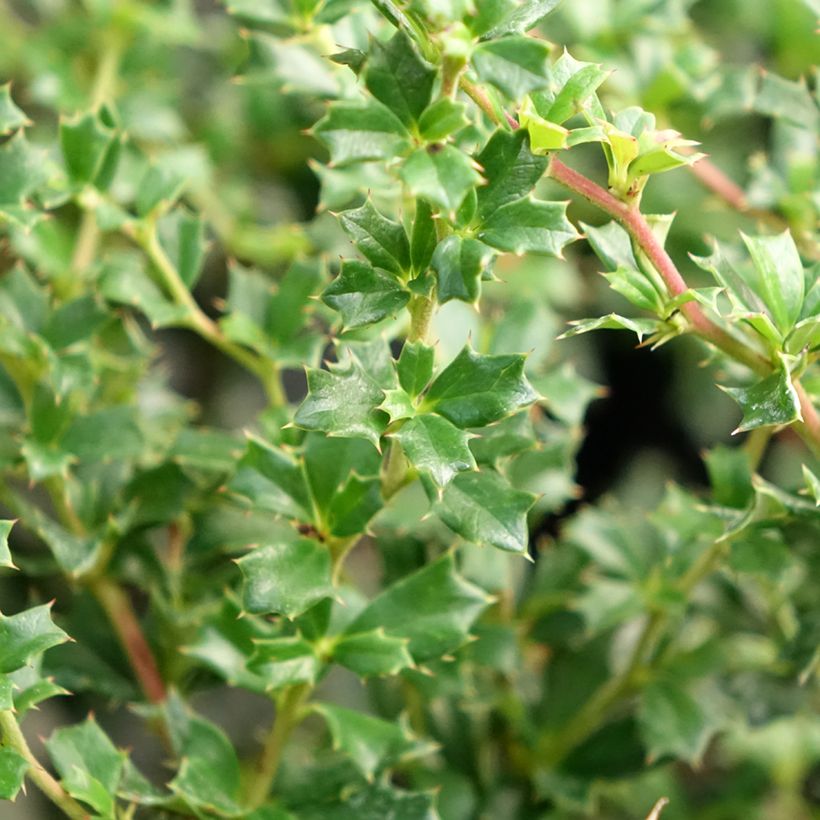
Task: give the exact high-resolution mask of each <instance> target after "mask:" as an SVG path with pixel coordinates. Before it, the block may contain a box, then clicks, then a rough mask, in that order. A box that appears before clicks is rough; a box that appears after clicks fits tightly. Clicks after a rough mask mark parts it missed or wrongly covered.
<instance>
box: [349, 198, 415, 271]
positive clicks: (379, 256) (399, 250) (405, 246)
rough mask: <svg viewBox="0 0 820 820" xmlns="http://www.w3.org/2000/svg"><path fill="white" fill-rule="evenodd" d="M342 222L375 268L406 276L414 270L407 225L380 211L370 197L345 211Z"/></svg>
mask: <svg viewBox="0 0 820 820" xmlns="http://www.w3.org/2000/svg"><path fill="white" fill-rule="evenodd" d="M339 222H340V224H341V226H342V228H344V230H345V233H346V234H347V235H348V236H349V237H350V239H351V240H352V241H353V242H354V244H355V245H356V247H357V248H358V249H359V250H360V251H361V253H362V254H363V255H364V256H365V258H366V259H367V260H368V261H369V262H370V263H371V264H372V265H374V266H375V267H377V268H382V269H383V270H386V271H390V272H391V273H394V274H396V276H403V275H404V274H405V273H406V272H407V271H408V270H409V269H410V244H409V242H408V241H407V234H406V233H405V232H404V227H403V226H402V225H401V224H400V223H398V222H394V221H393V220H392V219H388V218H387V217H386V216H383V215H382V214H380V213H379V212H378V211H377V210H376V208H375V207H374V206H373V203H372V202H371V201H370V199H367V200H366V201H365V203H364V205H362V206H361V207H360V208H354V209H352V210H349V211H343V212H342V213H341V214H339Z"/></svg>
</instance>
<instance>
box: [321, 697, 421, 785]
mask: <svg viewBox="0 0 820 820" xmlns="http://www.w3.org/2000/svg"><path fill="white" fill-rule="evenodd" d="M312 708H313V710H314V711H315V712H318V713H319V714H320V715H321V716H322V717H323V718H324V719H325V722H326V723H327V726H328V729H330V734H331V736H332V738H333V746H334V748H335V749H338V750H339V751H341V752H342V753H343V754H345V755H347V756H348V757H349V758H350V759H351V760H352V761H353V764H354V765H355V766H356V768H357V769H358V770H359V771H360V772H361V773H362V774H363V775H364V776H365V777H366V778H367V779H368V780H372V779H373V776H374V775H375V774H376V773H377V772H380V771H382V770H384V769H386V768H389V767H390V766H393V765H395V764H396V763H399V762H400V761H402V760H404V759H407V758H409V757H419V756H420V755H425V754H429V753H430V752H432V751H433V749H434V748H435V747H434V746H431V745H430V744H429V743H424V742H421V741H418V740H416V739H415V738H413V737H411V736H410V735H409V734H408V733H407V732H406V731H405V730H404V729H403V728H402V727H401V726H400V725H398V724H396V723H392V722H391V723H388V722H387V721H386V720H382V719H381V718H377V717H371V716H370V715H365V714H363V713H362V712H357V711H354V710H353V709H345V708H344V707H342V706H334V705H332V704H329V703H317V704H314V705H313V707H312Z"/></svg>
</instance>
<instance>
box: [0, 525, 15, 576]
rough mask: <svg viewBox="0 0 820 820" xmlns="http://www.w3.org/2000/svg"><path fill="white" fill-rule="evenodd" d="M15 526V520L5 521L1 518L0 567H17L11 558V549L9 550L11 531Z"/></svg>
mask: <svg viewBox="0 0 820 820" xmlns="http://www.w3.org/2000/svg"><path fill="white" fill-rule="evenodd" d="M13 526H14V521H3V520H2V519H0V568H1V567H6V568H8V569H16V567H15V566H14V562H13V561H12V560H11V551H10V550H9V533H10V532H11V528H12V527H13Z"/></svg>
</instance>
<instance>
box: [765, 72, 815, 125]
mask: <svg viewBox="0 0 820 820" xmlns="http://www.w3.org/2000/svg"><path fill="white" fill-rule="evenodd" d="M751 107H752V109H753V110H754V111H757V112H758V113H760V114H766V115H767V116H769V117H775V118H777V119H784V120H786V121H787V122H790V123H791V124H792V125H796V126H797V127H798V128H804V129H805V128H808V129H812V130H815V131H816V130H817V128H818V124H820V112H818V110H817V104H816V103H815V101H814V100H813V99H812V96H811V92H810V91H809V89H808V88H807V87H806V82H805V80H803V79H802V78H801V79H800V80H798V81H797V82H793V81H792V80H786V79H784V78H783V77H779V76H778V75H777V74H773V73H772V72H770V71H765V72H763V73H762V76H761V79H760V87H759V88H758V91H757V94H756V96H755V98H754V102H753V103H752V106H751Z"/></svg>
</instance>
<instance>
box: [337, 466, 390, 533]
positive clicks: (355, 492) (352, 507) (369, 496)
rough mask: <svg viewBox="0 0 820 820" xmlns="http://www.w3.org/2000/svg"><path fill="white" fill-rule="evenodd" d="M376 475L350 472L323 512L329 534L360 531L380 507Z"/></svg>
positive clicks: (363, 529)
mask: <svg viewBox="0 0 820 820" xmlns="http://www.w3.org/2000/svg"><path fill="white" fill-rule="evenodd" d="M380 487H381V482H380V480H379V479H378V478H375V477H374V478H360V477H359V476H357V475H351V476H350V478H349V479H348V480H347V482H346V483H345V484H344V486H343V487H341V488H340V489H339V490H338V492H337V493H336V494H335V495H334V496H333V499H332V501H331V502H330V506H329V507H328V510H327V513H326V515H325V522H326V524H327V526H328V528H329V530H330V532H331V534H332V535H335V536H337V537H339V538H346V537H349V536H351V535H359V534H360V533H363V532H364V531H365V530H366V528H367V524H368V522H369V521H370V519H371V518H372V517H373V516H374V515H375V514H376V513H377V512H378V511H379V510H380V509H381V508H382V497H381V492H380Z"/></svg>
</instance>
